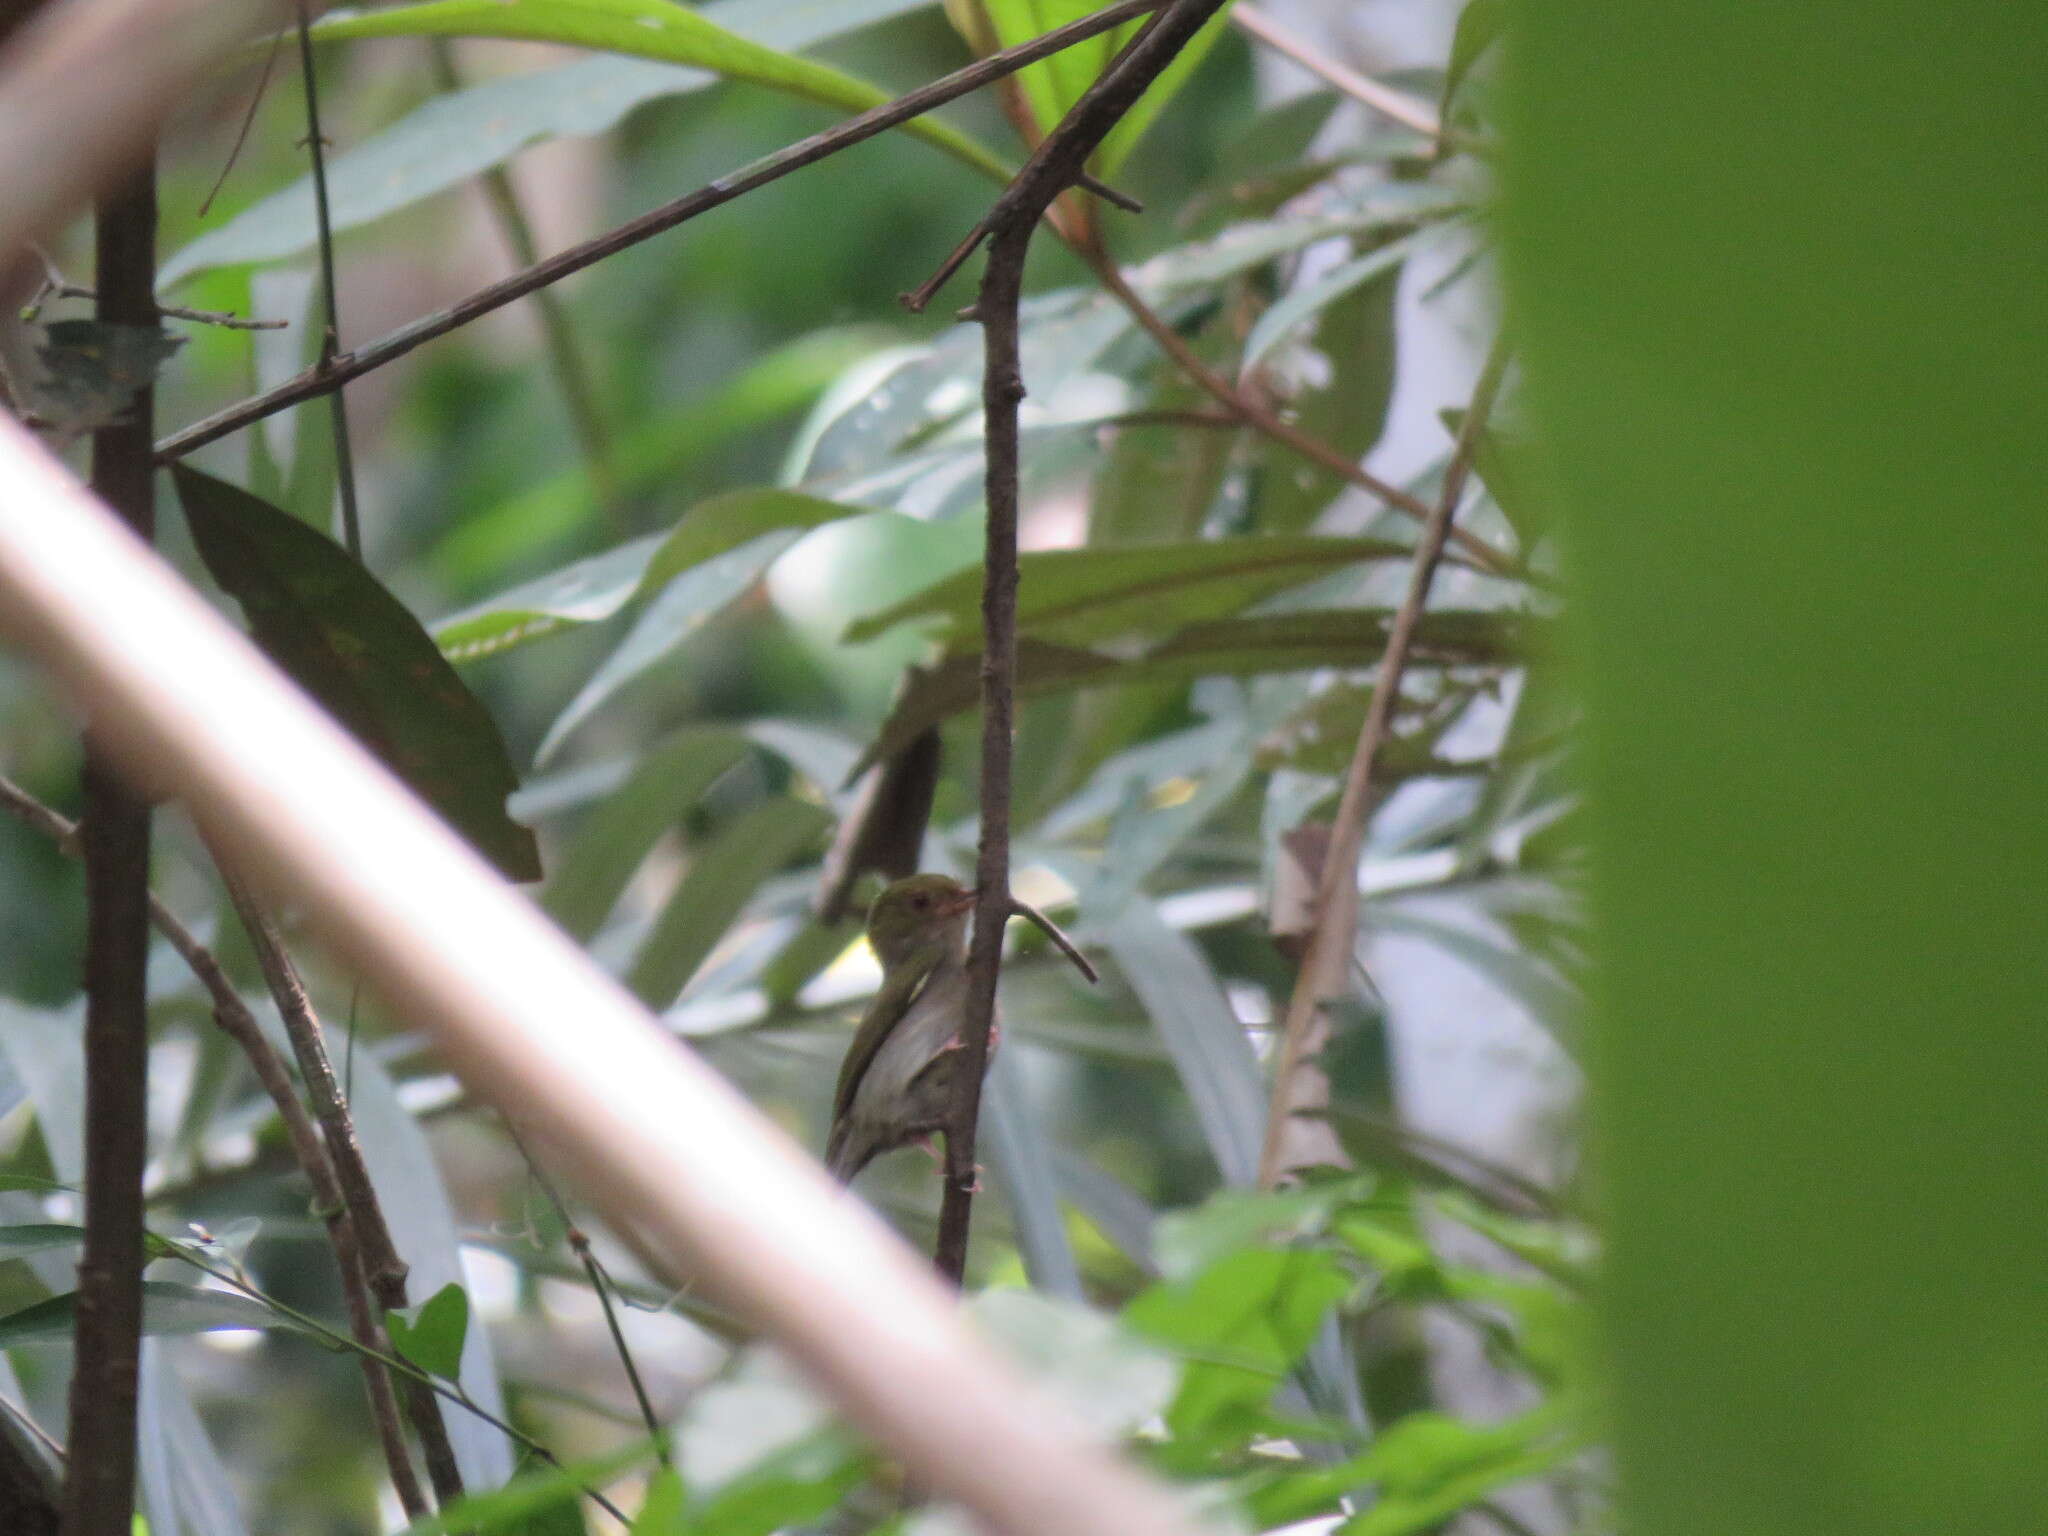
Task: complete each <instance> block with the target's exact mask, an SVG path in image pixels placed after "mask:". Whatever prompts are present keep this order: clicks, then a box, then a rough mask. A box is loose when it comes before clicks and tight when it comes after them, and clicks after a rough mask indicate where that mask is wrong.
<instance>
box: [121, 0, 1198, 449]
mask: <svg viewBox="0 0 2048 1536" xmlns="http://www.w3.org/2000/svg"><path fill="white" fill-rule="evenodd" d="M1161 3H1162V0H1118V3H1116V4H1113V5H1109V6H1106V7H1104V8H1103V9H1102V10H1099V11H1096V12H1095V13H1093V14H1092V15H1089V16H1084V17H1082V18H1081V19H1080V20H1078V21H1075V22H1071V23H1069V24H1068V25H1066V26H1064V27H1056V28H1054V29H1053V30H1052V31H1050V32H1048V33H1046V34H1045V35H1044V36H1042V37H1037V38H1033V39H1032V40H1031V41H1030V42H1028V43H1023V44H1020V45H1019V46H1017V47H1015V48H1006V49H1004V50H1003V51H1002V52H1001V53H994V54H990V55H989V56H988V57H987V58H985V59H982V60H979V61H978V62H976V63H974V64H970V65H969V66H967V67H966V68H965V69H959V70H955V71H954V72H953V73H952V74H950V75H946V76H944V77H942V78H940V79H938V80H935V81H933V82H932V83H931V84H930V85H926V86H921V87H919V88H918V89H917V90H914V91H911V92H909V93H907V94H906V95H903V96H899V97H897V98H896V100H894V101H891V102H885V103H884V104H883V105H881V106H879V107H874V108H871V109H870V110H869V111H866V112H863V113H861V114H860V115H859V116H858V117H852V118H848V119H847V120H846V121H845V122H843V123H839V124H837V125H835V126H833V127H831V128H827V129H825V130H824V131H823V132H821V133H815V134H812V135H811V136H810V137H809V138H806V139H799V140H798V141H797V142H796V143H794V144H791V145H788V146H786V147H785V148H783V149H779V150H777V151H775V152H774V153H773V154H770V155H767V156H764V157H763V158H761V159H759V160H756V161H754V162H752V163H751V164H749V165H746V166H743V167H741V168H740V169H739V170H737V171H734V172H732V173H731V174H730V175H728V176H722V177H720V178H719V179H718V180H716V181H713V182H709V183H707V184H706V185H704V186H702V187H699V188H698V189H697V190H696V191H694V192H691V193H688V194H686V195H685V196H682V197H679V198H677V199H676V200H675V201H674V202H672V203H667V204H665V205H663V206H662V207H660V208H656V209H654V210H652V211H651V212H648V213H644V214H642V215H640V217H638V218H637V219H631V220H628V221H627V222H626V223H624V224H621V225H620V226H619V227H618V228H616V229H613V230H610V231H608V232H607V233H605V234H602V235H599V236H598V237H597V238H595V239H593V240H586V241H584V242H583V243H582V244H581V245H574V246H571V247H570V248H569V249H568V250H566V251H562V252H559V253H558V254H556V255H553V256H550V257H548V258H547V259H546V260H545V261H540V262H536V263H534V264H533V265H532V266H530V267H527V268H525V269H524V270H523V271H520V272H515V273H513V274H512V275H511V276H510V277H507V278H503V279H501V280H499V281H498V282H495V283H492V284H490V285H488V286H487V287H484V288H480V289H478V290H477V291H476V292H475V293H472V294H470V295H469V296H468V297H466V298H463V299H459V300H457V301H456V302H455V303H453V304H451V305H449V306H448V307H447V308H445V309H439V310H436V311H434V312H433V313H432V314H429V315H423V316H421V317H420V318H419V319H417V320H414V321H412V322H411V323H409V324H407V325H402V326H400V327H399V328H398V329H397V330H395V331H392V332H391V333H390V334H389V335H386V336H384V337H382V338H380V339H379V340H377V341H374V342H371V343H370V344H369V345H368V346H365V347H360V348H357V349H356V350H354V351H351V352H343V353H339V354H337V355H336V356H334V357H333V358H331V359H328V360H327V361H326V362H325V363H323V364H321V365H320V366H316V367H313V368H308V369H306V370H305V371H304V372H302V373H299V374H297V375H295V376H293V377H292V378H290V379H287V380H286V381H285V382H284V383H282V384H280V385H278V386H277V387H276V388H275V389H270V390H266V391H264V392H263V393H262V394H260V395H252V396H250V397H249V398H248V399H246V400H243V401H240V402H239V403H237V404H235V405H231V406H228V407H227V408H226V409H225V410H221V411H216V412H215V413H214V414H213V415H211V416H208V417H206V418H205V419H204V420H202V421H197V422H194V423H193V424H192V425H190V426H188V427H185V428H184V429H182V430H181V431H178V432H175V433H173V434H172V435H171V436H169V437H167V438H165V439H163V441H161V442H159V443H158V444H157V445H156V456H157V462H158V463H168V462H170V461H171V460H173V459H178V458H183V457H184V456H185V455H186V454H188V453H190V452H192V451H193V450H194V449H196V448H201V447H204V446H205V445H206V444H208V443H211V442H215V441H217V440H218V439H220V438H223V437H225V436H227V435H228V434H229V433H230V432H235V431H239V430H240V429H241V428H243V427H246V426H248V425H249V424H250V423H251V422H254V421H261V420H262V419H263V418H264V417H266V416H272V415H275V414H276V413H277V412H279V411H281V410H285V409H287V408H288V407H290V406H294V405H297V404H299V403H300V402H302V401H305V400H313V399H317V398H318V397H319V396H321V395H324V394H328V393H330V392H331V391H333V390H335V389H338V388H340V387H341V386H342V385H343V384H345V383H347V382H349V381H350V380H351V379H357V378H361V377H362V376H363V375H364V374H366V373H370V372H372V371H374V370H376V369H378V368H382V367H383V366H384V365H385V364H387V363H390V362H394V361H396V360H397V359H398V358H401V357H403V356H405V354H406V353H408V352H410V351H412V349H413V348H414V347H417V346H419V345H421V344H422V343H423V342H428V341H432V340H434V339H435V338H436V337H439V336H445V335H446V334H448V332H450V331H453V330H456V329H457V328H459V327H461V326H464V325H467V324H468V323H469V322H470V321H472V320H475V319H478V318H479V317H481V316H483V315H487V314H490V313H491V312H492V311H493V310H497V309H502V308H503V307H504V306H505V305H507V304H510V303H513V302H514V301H515V300H518V299H523V298H525V297H526V296H527V295H528V294H529V293H533V292H536V291H537V290H539V289H542V288H545V287H547V286H548V285H549V284H550V283H556V282H560V281H561V280H562V279H563V278H565V277H568V276H570V275H571V274H572V273H576V272H580V271H582V270H583V269H584V268H585V267H588V266H591V265H593V264H595V263H597V262H599V261H602V260H604V259H605V258H606V257H607V256H612V255H615V254H617V253H618V252H620V251H623V250H625V249H627V248H628V247H630V246H634V245H638V244H639V243H640V242H641V241H643V240H647V239H650V238H652V237H653V236H655V235H658V234H661V233H663V232H664V231H666V230H670V229H673V228H675V227H676V226H677V225H678V224H683V223H687V222H688V221H689V220H691V219H694V218H696V217H697V216H698V215H700V214H704V213H708V212H710V211H711V210H712V209H713V208H717V207H721V206H722V205H724V204H726V203H729V202H732V201H734V200H735V199H736V198H740V197H743V196H745V195H746V194H747V193H749V192H751V191H753V190H754V189H755V188H757V187H764V186H766V185H767V184H768V183H769V182H771V181H777V180H780V179H781V178H782V177H784V176H787V175H788V174H789V173H790V172H792V171H797V170H802V169H803V168H804V167H805V166H808V165H815V164H816V163H817V162H818V161H820V160H824V159H828V158H830V157H831V156H833V155H835V154H837V153H839V152H840V151H841V150H843V149H848V148H851V147H852V146H853V145H855V144H859V143H861V142H862V141H864V140H867V139H871V138H873V137H874V136H875V135H876V134H879V133H883V132H886V131H887V130H889V129H891V128H894V127H897V126H899V125H900V124H903V123H907V122H909V121H910V120H911V119H912V118H915V117H922V116H923V115H924V114H925V113H927V112H930V111H932V110H933V109H934V108H936V107H941V106H944V105H945V104H946V103H947V102H949V101H952V100H955V99H956V98H958V97H961V96H965V95H967V94H969V93H970V92H973V91H977V90H979V89H980V88H981V87H982V86H984V85H987V84H989V83H990V82H991V81H995V80H1000V79H1003V78H1004V77H1005V76H1008V75H1012V74H1015V73H1016V72H1017V71H1018V70H1020V69H1022V68H1024V67H1025V66H1026V65H1027V64H1033V63H1036V62H1037V61H1038V60H1040V59H1043V58H1047V57H1049V56H1051V55H1052V54H1055V53H1058V52H1059V51H1060V50H1062V49H1064V48H1071V47H1072V46H1073V45H1074V44H1076V43H1080V42H1085V41H1087V40H1088V39H1089V38H1091V37H1095V36H1097V35H1099V34H1101V33H1103V32H1107V31H1109V30H1111V29H1112V28H1115V27H1119V26H1121V25H1123V23H1124V22H1126V21H1129V20H1130V19H1131V18H1132V17H1133V16H1142V15H1144V14H1145V13H1146V12H1148V11H1152V10H1155V9H1157V8H1158V7H1159V5H1160V4H1161Z"/></svg>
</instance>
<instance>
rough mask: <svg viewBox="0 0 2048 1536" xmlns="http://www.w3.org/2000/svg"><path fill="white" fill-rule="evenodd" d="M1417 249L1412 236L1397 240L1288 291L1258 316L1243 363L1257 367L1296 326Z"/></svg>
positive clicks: (1391, 269) (1390, 270)
mask: <svg viewBox="0 0 2048 1536" xmlns="http://www.w3.org/2000/svg"><path fill="white" fill-rule="evenodd" d="M1414 249H1415V240H1414V237H1413V236H1410V237H1408V238H1407V239H1403V240H1394V241H1391V242H1389V243H1388V244H1386V245H1382V246H1380V247H1378V248H1377V249H1374V250H1370V251H1367V252H1365V253H1364V254H1363V255H1359V256H1354V257H1352V258H1351V260H1349V261H1347V262H1344V263H1342V264H1340V265H1338V266H1335V267H1332V268H1331V269H1330V270H1329V271H1328V272H1325V273H1324V274H1323V275H1322V276H1320V277H1318V278H1315V279H1313V280H1312V281H1309V282H1306V283H1303V284H1301V285H1300V286H1299V287H1297V288H1294V289H1291V290H1289V292H1288V293H1287V294H1286V295H1285V296H1284V297H1283V298H1282V299H1281V300H1280V301H1279V302H1278V303H1276V304H1275V305H1274V306H1273V307H1272V308H1271V309H1269V310H1267V311H1266V312H1265V313H1264V314H1263V315H1261V316H1259V319H1258V323H1257V324H1256V325H1254V326H1253V327H1252V332H1251V335H1249V336H1247V337H1246V338H1245V342H1244V361H1243V364H1242V366H1243V367H1245V368H1247V369H1250V368H1256V367H1257V366H1258V365H1259V364H1260V363H1261V362H1262V361H1264V359H1265V356H1266V354H1267V353H1268V352H1270V351H1272V350H1273V348H1274V347H1276V346H1278V345H1279V344H1280V343H1281V342H1282V341H1284V340H1286V339H1287V337H1288V335H1289V333H1290V332H1292V331H1293V330H1294V329H1295V328H1296V327H1297V326H1301V325H1304V324H1307V323H1308V322H1309V321H1312V320H1314V319H1315V318H1316V317H1317V316H1318V315H1320V314H1321V313H1322V312H1323V311H1324V310H1325V309H1328V308H1329V307H1330V306H1331V305H1332V304H1334V303H1336V302H1337V300H1339V299H1341V298H1343V297H1344V296H1345V295H1346V294H1348V293H1351V292H1352V291H1353V290H1355V289H1358V288H1361V287H1363V286H1364V285H1365V284H1367V283H1369V282H1372V281H1373V280H1374V279H1375V278H1380V277H1387V276H1390V275H1391V274H1393V273H1394V272H1395V271H1396V270H1397V269H1398V268H1399V267H1400V266H1401V264H1402V263H1403V262H1405V261H1406V260H1407V259H1408V257H1409V256H1410V255H1411V254H1412V253H1413V251H1414Z"/></svg>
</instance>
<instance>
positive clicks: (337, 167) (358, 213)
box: [156, 0, 929, 289]
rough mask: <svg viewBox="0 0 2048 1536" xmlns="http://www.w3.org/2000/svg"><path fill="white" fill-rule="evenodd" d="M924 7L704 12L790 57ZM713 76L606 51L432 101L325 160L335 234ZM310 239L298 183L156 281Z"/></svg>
mask: <svg viewBox="0 0 2048 1536" xmlns="http://www.w3.org/2000/svg"><path fill="white" fill-rule="evenodd" d="M928 3H929V0H860V3H859V4H845V3H841V4H836V5H802V6H792V5H788V4H785V3H782V0H728V3H726V4H721V5H711V6H707V7H704V8H703V11H702V14H703V15H704V17H705V19H706V20H708V21H712V22H716V23H717V24H718V25H720V26H723V27H726V28H728V29H729V30H731V31H733V32H735V33H737V34H739V35H740V36H741V37H744V38H748V39H750V40H751V41H753V42H755V43H760V44H763V45H766V46H767V47H770V48H778V49H782V50H784V51H787V52H796V51H798V50H801V49H804V48H808V47H810V46H812V45H813V44H815V43H821V42H824V41H826V40H828V39H830V38H832V37H836V36H838V35H840V34H841V33H843V32H848V31H851V30H853V29H855V28H858V27H865V26H870V25H872V24H874V23H875V22H878V21H882V20H886V19H888V18H890V17H893V16H898V15H901V14H903V13H904V12H906V11H912V10H916V9H919V8H920V7H922V6H924V5H926V4H928ZM718 78H719V77H718V76H717V75H716V74H714V73H711V72H709V71H707V70H702V69H690V68H686V67H679V66H677V65H674V64H661V63H655V62H652V61H649V60H645V59H629V58H618V57H615V56H611V55H605V56H601V57H597V58H588V59H578V60H577V61H575V62H574V63H572V64H564V65H560V66H557V67H556V68H553V69H539V70H533V71H531V72H529V73H526V74H521V75H512V76H508V77H506V78H504V79H498V80H487V81H483V82H481V83H479V84H477V85H473V86H470V87H468V88H467V89H465V90H460V91H455V92H452V93H449V94H447V95H442V96H437V97H435V98H434V99H433V100H431V101H428V102H427V103H426V104H425V105H423V106H421V107H418V108H416V109H415V110H414V111H412V112H410V113H408V114H407V115H406V116H405V117H403V118H401V119H399V120H398V121H397V122H395V123H393V124H392V125H391V126H390V127H388V128H385V129H382V130H381V131H379V132H377V133H375V134H372V135H370V136H369V137H368V138H365V139H363V140H362V141H361V142H359V143H357V144H355V145H354V146H352V147H350V148H348V149H345V150H344V151H343V152H342V153H340V154H337V155H334V156H333V157H331V158H330V159H329V160H328V162H327V193H328V207H329V211H330V213H331V215H332V220H333V223H332V227H333V228H334V229H335V230H336V231H337V232H338V231H341V230H345V229H353V228H355V227H357V226H358V225H362V224H367V223H369V222H371V221H372V220H374V219H379V218H382V217H383V216H384V215H386V214H388V213H394V212H396V211H397V210H398V209H400V208H404V207H407V206H408V205H410V204H412V203H415V202H418V201H419V200H420V199H422V198H425V197H430V196H432V195H433V194H434V193H436V192H443V191H446V190H447V189H449V188H450V187H454V186H459V185H460V184H461V183H462V182H464V181H467V180H468V179H469V178H470V177H472V176H475V175H478V174H480V173H482V172H484V171H487V170H489V169H491V167H493V166H496V165H502V164H504V163H505V162H506V161H507V160H509V159H511V158H512V157H513V156H514V155H515V154H517V153H518V152H519V151H520V150H521V149H524V148H525V147H526V146H527V145H529V144H536V143H540V142H542V141H544V140H548V139H557V138H582V137H587V136H589V135H592V134H599V133H604V132H606V131H607V130H609V129H611V128H613V127H616V126H617V125H618V123H619V122H620V121H621V120H623V119H624V118H625V116H626V114H627V113H629V112H631V111H632V110H633V108H635V107H637V106H639V105H640V104H641V103H642V102H647V101H653V100H655V99H656V98H658V97H663V96H674V95H679V94H681V93H683V92H687V91H697V90H702V89H703V88H704V87H705V86H707V85H712V84H715V83H716V82H717V80H718ZM318 238H319V221H318V220H317V219H316V218H315V216H314V198H313V182H312V178H311V177H310V176H307V177H303V178H301V179H300V180H298V181H296V182H294V183H293V184H292V185H291V186H289V187H287V188H285V189H284V190H283V191H281V192H278V193H276V194H274V195H272V196H270V197H266V198H264V199H262V200H261V201H260V202H258V203H256V204H254V205H252V206H251V207H249V208H246V209H244V210H243V211H242V212H241V213H239V214H237V215H236V216H235V217H234V218H232V219H230V220H229V221H228V222H227V223H226V224H224V225H222V226H221V227H220V228H218V229H215V230H210V231H208V232H207V233H206V234H203V235H201V236H200V237H199V238H198V239H196V240H194V241H193V242H192V243H191V244H190V245H187V246H186V247H184V248H183V249H182V250H180V251H178V252H177V253H176V254H174V255H173V256H172V257H171V259H170V260H169V261H167V262H165V263H164V265H163V268H162V270H161V271H159V272H158V273H157V280H156V281H157V287H158V288H159V289H162V288H167V287H169V286H170V284H172V283H173V282H176V281H177V280H178V279H179V278H181V277H186V276H189V275H190V274H192V273H194V272H200V271H204V270H205V269H206V268H208V267H217V266H226V265H232V264H235V263H238V262H248V261H273V260H276V259H277V258H279V257H283V256H292V255H296V254H297V253H298V252H300V251H304V250H310V249H311V248H312V247H313V245H314V243H315V242H316V241H317V240H318Z"/></svg>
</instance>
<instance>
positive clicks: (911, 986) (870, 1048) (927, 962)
mask: <svg viewBox="0 0 2048 1536" xmlns="http://www.w3.org/2000/svg"><path fill="white" fill-rule="evenodd" d="M938 968H939V954H938V952H937V951H936V950H934V951H933V952H932V953H931V955H930V957H929V958H926V957H924V956H920V957H918V958H917V959H916V960H914V961H911V962H910V963H909V964H907V965H899V966H896V967H894V968H893V969H891V970H888V971H885V972H883V975H882V990H881V991H879V992H877V993H876V994H875V999H874V1001H873V1002H871V1003H869V1004H868V1011H867V1012H866V1013H865V1014H863V1015H862V1016H861V1021H860V1028H858V1029H856V1030H855V1031H854V1032H853V1044H851V1045H849V1046H848V1047H847V1048H846V1061H845V1063H844V1064H843V1065H842V1066H841V1067H840V1068H839V1087H838V1089H837V1091H835V1092H834V1093H833V1095H832V1118H833V1120H834V1121H839V1120H843V1119H845V1118H846V1112H847V1111H848V1110H849V1109H851V1108H852V1107H853V1096H854V1094H856V1093H858V1092H859V1091H860V1080H861V1079H862V1078H863V1077H865V1076H866V1075H867V1070H868V1068H869V1067H870V1066H872V1065H873V1064H874V1060H875V1053H876V1052H877V1051H879V1050H881V1048H882V1042H883V1041H884V1040H887V1039H888V1038H889V1031H890V1030H892V1029H894V1028H895V1027H896V1026H897V1025H898V1024H900V1023H901V1022H902V1021H903V1017H904V1015H905V1014H907V1013H909V1012H910V1006H911V1004H912V1003H915V1002H916V1001H917V996H918V994H919V993H920V992H922V991H923V990H924V988H925V984H926V983H927V982H929V981H930V980H931V979H932V973H933V972H934V971H936V970H937V969H938Z"/></svg>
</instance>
